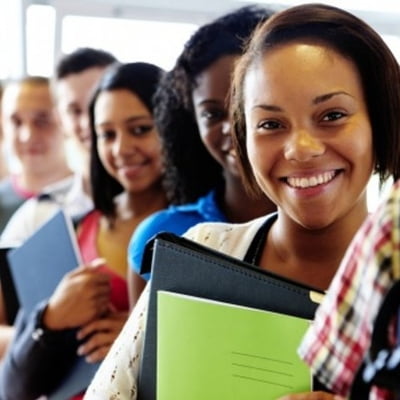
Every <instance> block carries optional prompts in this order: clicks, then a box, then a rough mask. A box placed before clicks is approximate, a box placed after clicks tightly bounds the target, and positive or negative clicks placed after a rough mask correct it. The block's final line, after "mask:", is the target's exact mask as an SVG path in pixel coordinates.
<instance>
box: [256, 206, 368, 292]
mask: <svg viewBox="0 0 400 400" xmlns="http://www.w3.org/2000/svg"><path fill="white" fill-rule="evenodd" d="M367 214H368V212H367V206H366V201H363V202H362V203H360V204H359V205H358V206H356V207H354V209H353V210H351V211H350V212H349V213H348V214H347V215H345V216H342V217H341V218H339V219H338V220H336V221H334V222H333V223H332V224H330V225H329V226H327V227H324V228H322V229H307V228H304V227H303V226H301V225H299V224H297V223H296V222H294V221H293V220H292V219H291V218H290V217H289V216H288V215H286V214H283V213H281V212H279V216H278V219H277V221H276V222H275V223H274V225H273V226H272V228H271V231H270V233H269V235H268V237H267V242H266V246H265V247H264V252H263V255H262V260H261V266H262V267H265V268H266V269H269V270H273V271H275V272H277V273H279V274H282V275H285V276H287V277H289V278H292V279H295V280H298V281H301V282H304V283H307V284H309V285H311V286H315V287H317V288H320V289H323V290H325V289H327V288H328V286H329V284H330V282H331V280H332V278H333V276H334V274H335V273H336V271H337V269H338V267H339V265H340V262H341V260H342V258H343V256H344V254H345V252H346V249H347V247H348V246H349V244H350V242H351V240H352V239H353V237H354V235H355V234H356V232H357V230H358V229H359V227H360V226H361V224H362V223H363V222H364V220H365V218H366V217H367Z"/></svg>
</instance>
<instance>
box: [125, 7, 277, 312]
mask: <svg viewBox="0 0 400 400" xmlns="http://www.w3.org/2000/svg"><path fill="white" fill-rule="evenodd" d="M271 14H272V12H271V11H269V10H266V9H264V8H261V7H256V6H248V7H242V8H239V9H237V10H234V11H232V12H231V13H228V14H226V15H223V16H221V17H220V18H217V19H216V20H214V21H212V22H210V23H208V24H206V25H204V26H202V27H200V28H199V29H198V30H197V31H196V32H195V33H194V34H193V36H192V37H191V38H190V39H189V40H188V41H187V42H186V44H185V46H184V50H183V52H182V54H181V55H180V56H179V57H178V59H177V62H176V64H175V66H174V68H173V69H172V70H171V71H170V72H168V73H167V75H166V76H165V78H164V79H163V81H162V82H161V85H160V87H159V89H158V91H157V93H156V99H155V117H156V123H157V126H158V131H159V133H160V136H161V139H162V141H163V149H164V153H165V171H166V176H165V180H164V181H165V187H166V190H167V194H168V196H169V199H170V202H171V203H172V204H173V205H172V206H171V207H169V208H168V209H166V210H162V211H159V212H158V213H155V214H154V215H152V216H150V217H149V218H148V219H146V220H145V221H144V222H143V223H142V224H141V225H140V226H139V227H138V229H137V230H136V231H135V234H134V235H133V237H132V240H131V242H130V245H129V254H128V257H129V262H130V265H131V270H130V271H129V274H130V275H129V276H130V277H129V284H130V285H129V286H130V290H129V291H130V305H131V307H133V306H134V305H135V303H136V301H137V299H138V297H139V295H140V293H141V292H142V290H143V288H144V285H145V280H148V279H149V274H148V273H147V274H145V275H141V274H140V266H141V262H142V256H143V249H144V246H145V244H146V242H147V241H148V240H149V239H150V238H151V237H152V236H153V235H155V234H156V233H158V232H161V231H169V232H173V233H175V234H177V235H180V234H182V233H184V232H185V231H186V230H187V229H188V228H190V227H191V226H193V225H195V224H197V223H199V222H206V221H223V222H227V221H229V222H244V221H248V220H250V219H253V218H255V217H258V216H260V215H265V214H268V213H270V212H273V211H275V210H276V207H275V205H274V204H273V203H272V201H270V200H269V199H268V198H267V197H266V196H264V195H259V196H254V197H253V196H249V195H248V193H247V192H246V190H245V187H244V185H243V183H242V181H241V179H240V175H239V172H238V167H237V157H236V155H235V153H234V150H233V148H232V140H231V122H230V119H229V112H228V108H229V88H230V82H231V75H232V70H233V66H234V63H235V61H237V59H238V57H239V56H240V54H241V53H242V51H243V46H244V44H245V41H246V39H248V37H249V36H250V34H251V33H252V31H253V30H254V29H255V27H256V26H257V25H258V24H259V23H261V22H262V21H264V20H266V19H267V18H269V17H270V16H271ZM243 204H246V207H243Z"/></svg>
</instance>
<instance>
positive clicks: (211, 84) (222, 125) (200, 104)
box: [128, 55, 276, 308]
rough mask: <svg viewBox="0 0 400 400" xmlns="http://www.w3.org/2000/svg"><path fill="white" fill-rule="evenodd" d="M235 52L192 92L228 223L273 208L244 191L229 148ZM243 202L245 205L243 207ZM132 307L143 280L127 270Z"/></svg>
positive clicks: (200, 78)
mask: <svg viewBox="0 0 400 400" xmlns="http://www.w3.org/2000/svg"><path fill="white" fill-rule="evenodd" d="M236 59H237V56H236V55H233V56H231V55H229V56H223V57H221V58H220V59H218V60H217V61H216V62H214V63H213V64H212V65H211V66H210V67H209V68H207V69H206V70H205V71H203V72H202V73H201V74H200V75H199V76H198V78H197V87H196V89H195V90H194V91H193V103H194V108H195V113H196V120H197V124H198V126H199V131H200V135H201V138H202V141H203V143H204V145H205V146H206V148H207V150H208V151H209V152H210V154H211V155H212V156H213V157H214V158H215V159H216V161H218V163H220V164H221V165H222V167H223V169H224V178H225V190H224V192H223V193H221V194H220V198H219V199H218V201H219V206H220V207H221V209H222V210H223V212H224V214H225V215H226V218H227V220H228V221H230V222H238V223H240V222H246V221H249V220H251V219H254V218H257V217H260V216H261V215H265V214H268V213H270V212H273V211H275V210H276V206H275V204H274V203H273V202H272V201H271V200H270V199H269V198H268V197H266V196H264V195H261V196H260V197H259V198H251V197H250V196H249V194H248V193H247V192H246V190H245V188H244V186H243V183H242V181H241V178H240V176H239V171H238V167H237V160H236V156H235V154H234V152H233V149H232V141H231V124H230V121H229V118H228V106H229V104H228V103H227V98H228V96H229V89H230V78H231V74H232V70H233V66H234V62H235V60H236ZM243 204H246V205H247V206H246V207H243ZM128 282H129V289H130V290H129V294H130V299H129V300H130V305H131V308H132V307H133V306H134V305H135V304H136V301H137V299H138V298H139V295H140V293H141V292H142V291H143V289H144V287H145V284H146V281H145V280H143V279H142V278H141V277H140V276H139V275H138V274H136V273H135V272H133V271H132V270H129V272H128Z"/></svg>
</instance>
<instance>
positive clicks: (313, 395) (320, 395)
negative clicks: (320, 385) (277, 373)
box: [277, 392, 346, 400]
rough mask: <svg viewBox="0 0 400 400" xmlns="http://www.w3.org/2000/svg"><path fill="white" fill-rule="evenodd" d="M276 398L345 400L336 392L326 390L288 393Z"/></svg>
mask: <svg viewBox="0 0 400 400" xmlns="http://www.w3.org/2000/svg"><path fill="white" fill-rule="evenodd" d="M277 400H346V399H345V398H344V397H342V396H339V395H337V394H331V393H326V392H307V393H297V394H289V395H286V396H283V397H280V398H279V399H277Z"/></svg>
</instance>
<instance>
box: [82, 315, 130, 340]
mask: <svg viewBox="0 0 400 400" xmlns="http://www.w3.org/2000/svg"><path fill="white" fill-rule="evenodd" d="M127 318H128V313H127V312H115V313H110V314H109V316H108V317H106V318H101V319H96V320H95V321H93V322H90V323H88V324H87V325H85V326H83V327H82V328H81V329H80V330H79V331H78V333H77V339H78V340H83V339H84V338H85V337H87V336H90V335H92V334H93V333H95V332H99V331H106V332H114V335H115V337H116V336H117V335H118V334H119V332H120V331H121V329H122V327H123V326H124V324H125V322H126V320H127Z"/></svg>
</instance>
